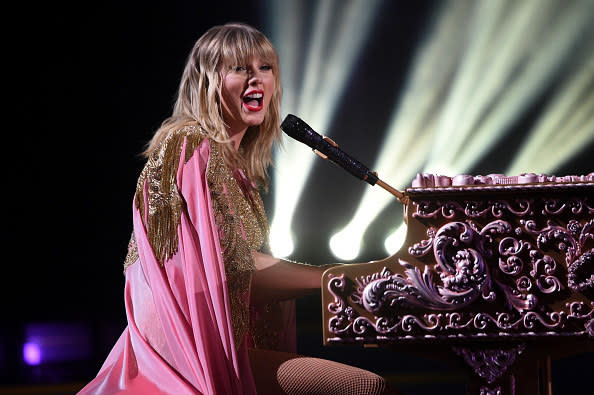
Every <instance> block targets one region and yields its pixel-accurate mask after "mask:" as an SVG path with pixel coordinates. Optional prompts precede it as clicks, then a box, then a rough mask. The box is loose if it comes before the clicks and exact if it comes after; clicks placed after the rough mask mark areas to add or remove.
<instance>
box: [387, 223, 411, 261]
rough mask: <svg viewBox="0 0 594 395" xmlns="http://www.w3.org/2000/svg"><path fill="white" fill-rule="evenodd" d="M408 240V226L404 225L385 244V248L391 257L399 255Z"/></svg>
mask: <svg viewBox="0 0 594 395" xmlns="http://www.w3.org/2000/svg"><path fill="white" fill-rule="evenodd" d="M405 238H406V224H402V225H400V226H399V227H398V229H396V230H395V231H394V232H393V233H392V234H391V235H390V236H388V237H387V238H386V241H385V242H384V248H385V249H386V252H387V253H388V254H389V255H393V254H395V253H397V252H398V251H399V250H400V248H401V247H402V245H403V244H404V239H405Z"/></svg>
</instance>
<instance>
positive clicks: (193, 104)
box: [143, 23, 282, 187]
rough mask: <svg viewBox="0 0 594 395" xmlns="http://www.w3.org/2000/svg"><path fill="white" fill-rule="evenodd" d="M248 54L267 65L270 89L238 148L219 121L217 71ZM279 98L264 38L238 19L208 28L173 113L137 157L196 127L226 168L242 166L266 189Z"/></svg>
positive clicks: (274, 61) (274, 59)
mask: <svg viewBox="0 0 594 395" xmlns="http://www.w3.org/2000/svg"><path fill="white" fill-rule="evenodd" d="M253 58H260V59H262V60H263V61H265V62H266V63H267V64H269V65H270V66H271V67H272V70H273V74H274V79H275V91H274V93H273V95H272V99H271V101H270V106H269V108H268V111H267V113H266V115H265V117H264V121H263V122H262V124H261V125H259V126H254V127H250V128H248V130H247V131H246V133H245V135H244V137H243V139H242V141H241V146H240V147H239V152H238V151H237V150H235V148H234V147H233V145H232V143H231V142H230V140H229V135H228V134H227V128H226V127H225V122H224V120H223V112H222V109H221V86H222V80H223V73H224V72H226V70H224V67H225V66H228V65H244V64H247V63H249V62H250V61H251V59H253ZM281 96H282V90H281V83H280V73H279V64H278V55H277V53H276V50H275V49H274V47H273V45H272V43H271V42H270V41H269V40H268V38H266V36H264V34H262V33H261V32H260V31H258V30H257V29H255V28H253V27H251V26H249V25H246V24H243V23H228V24H225V25H222V26H214V27H212V28H210V29H209V30H208V31H207V32H206V33H204V34H203V35H202V36H201V37H200V38H199V39H198V41H196V44H194V48H193V49H192V51H191V53H190V55H189V57H188V60H187V62H186V66H185V69H184V72H183V74H182V78H181V82H180V85H179V90H178V94H177V100H176V102H175V105H174V107H173V113H172V115H171V116H170V117H169V118H167V119H165V121H163V123H162V124H161V126H160V127H159V129H157V131H156V132H155V134H154V135H153V137H152V139H151V140H150V142H149V143H148V145H147V148H146V150H145V151H144V152H143V155H144V156H146V157H148V156H149V155H150V154H151V153H152V152H153V151H154V150H155V149H156V148H157V147H158V146H159V144H160V143H161V142H162V141H163V140H164V139H165V138H166V137H167V135H168V134H169V133H171V132H174V131H176V130H179V129H181V128H183V127H184V126H187V125H199V126H201V127H202V129H203V130H204V131H205V132H206V133H207V135H208V136H209V137H210V138H211V139H213V140H214V141H217V142H219V143H221V146H222V152H223V157H224V158H225V162H226V163H227V164H228V165H229V166H230V167H231V168H232V169H235V168H243V169H245V171H246V172H247V176H248V177H249V178H250V179H251V180H252V181H254V182H256V183H257V184H259V185H261V186H263V187H266V185H267V182H266V177H267V168H268V166H269V165H270V164H271V163H272V146H273V144H274V143H279V142H280V138H281V137H280V135H281V132H280V105H281Z"/></svg>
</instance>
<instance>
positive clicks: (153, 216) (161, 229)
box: [135, 126, 205, 265]
mask: <svg viewBox="0 0 594 395" xmlns="http://www.w3.org/2000/svg"><path fill="white" fill-rule="evenodd" d="M204 138H205V134H204V133H203V132H202V131H201V129H200V128H199V127H197V126H187V127H185V128H183V129H180V130H178V131H175V132H173V133H171V134H170V135H169V136H167V138H166V139H165V140H164V141H163V143H161V146H160V147H159V148H157V149H156V150H155V151H154V152H153V154H152V155H151V156H150V157H149V159H148V160H147V163H146V165H145V167H144V169H143V170H142V172H141V174H140V177H139V178H138V183H137V185H136V195H135V205H136V208H138V209H139V210H140V213H141V215H142V219H143V221H144V222H145V226H146V230H147V235H148V239H149V242H150V244H151V247H152V248H153V251H154V253H155V255H156V258H157V260H158V262H159V263H160V264H161V265H163V263H164V262H165V261H167V260H168V259H170V258H171V257H172V256H173V255H175V253H176V252H177V249H178V243H179V240H178V236H177V227H178V225H179V222H180V217H181V212H182V210H184V209H185V204H184V202H183V199H182V198H181V196H180V194H179V191H178V189H177V180H176V176H177V172H178V169H179V164H180V155H181V151H182V147H183V144H184V141H185V143H186V151H185V157H184V163H186V162H187V161H188V160H189V159H190V157H191V156H192V155H193V153H194V151H195V150H196V149H197V148H198V146H199V145H200V143H201V142H202V140H203V139H204ZM145 191H146V194H147V196H146V200H147V201H148V213H147V207H145V204H144V200H145Z"/></svg>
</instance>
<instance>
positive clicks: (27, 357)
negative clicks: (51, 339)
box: [23, 342, 41, 365]
mask: <svg viewBox="0 0 594 395" xmlns="http://www.w3.org/2000/svg"><path fill="white" fill-rule="evenodd" d="M23 360H24V361H25V363H26V364H27V365H39V364H40V363H41V347H39V344H37V343H31V342H29V343H25V344H24V345H23Z"/></svg>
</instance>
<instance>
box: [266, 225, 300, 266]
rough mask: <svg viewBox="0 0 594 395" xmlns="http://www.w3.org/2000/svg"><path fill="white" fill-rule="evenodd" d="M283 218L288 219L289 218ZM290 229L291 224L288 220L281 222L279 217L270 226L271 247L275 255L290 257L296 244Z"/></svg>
mask: <svg viewBox="0 0 594 395" xmlns="http://www.w3.org/2000/svg"><path fill="white" fill-rule="evenodd" d="M283 219H284V220H285V221H286V220H287V219H288V218H287V217H285V218H283ZM289 229H290V225H289V224H287V223H286V222H285V223H284V224H280V223H279V222H278V218H277V221H276V222H273V223H272V225H271V227H270V249H271V250H272V255H274V256H275V257H279V258H283V257H288V256H289V255H291V253H292V252H293V249H294V247H295V245H294V242H293V237H292V235H291V233H290V230H289Z"/></svg>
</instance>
